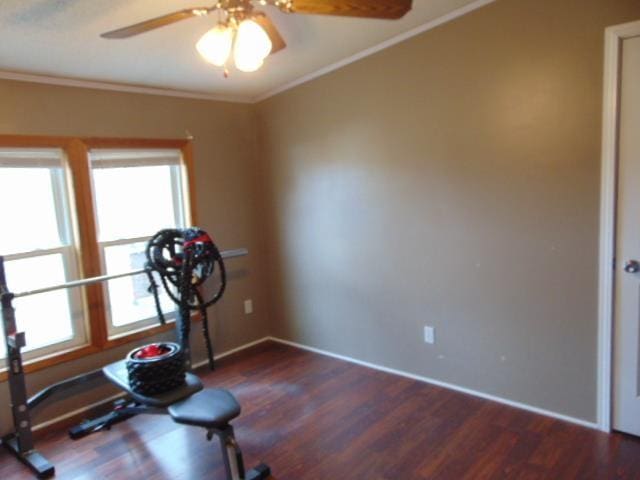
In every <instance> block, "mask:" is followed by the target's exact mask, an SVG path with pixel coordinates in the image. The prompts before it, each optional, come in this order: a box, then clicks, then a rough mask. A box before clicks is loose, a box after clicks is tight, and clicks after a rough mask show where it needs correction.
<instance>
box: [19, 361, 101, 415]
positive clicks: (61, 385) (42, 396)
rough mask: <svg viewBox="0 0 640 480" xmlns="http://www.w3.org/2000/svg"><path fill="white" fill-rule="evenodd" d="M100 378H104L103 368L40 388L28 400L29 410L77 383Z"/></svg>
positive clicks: (81, 383) (80, 383)
mask: <svg viewBox="0 0 640 480" xmlns="http://www.w3.org/2000/svg"><path fill="white" fill-rule="evenodd" d="M99 378H104V374H103V373H102V369H99V370H93V371H91V372H88V373H83V374H82V375H77V376H75V377H71V378H67V379H66V380H63V381H61V382H58V383H54V384H53V385H49V386H48V387H47V388H45V389H43V390H40V391H39V392H38V393H36V394H35V395H34V396H33V397H31V398H30V399H29V400H28V401H27V405H28V407H29V410H33V409H34V408H36V407H37V406H38V405H40V404H41V403H42V402H44V401H45V400H47V399H48V398H49V397H51V395H53V394H54V393H56V392H59V391H61V390H66V389H68V388H72V387H75V386H77V385H83V384H85V383H88V382H91V381H93V380H97V379H99Z"/></svg>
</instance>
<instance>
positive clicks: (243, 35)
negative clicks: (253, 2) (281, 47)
mask: <svg viewBox="0 0 640 480" xmlns="http://www.w3.org/2000/svg"><path fill="white" fill-rule="evenodd" d="M272 47H273V45H272V43H271V39H270V38H269V35H267V32H265V31H264V29H263V28H262V27H261V26H260V25H258V24H257V23H256V22H254V21H253V20H243V21H242V22H240V25H238V31H237V33H236V40H235V45H234V49H233V58H234V60H235V64H236V68H237V69H238V70H240V71H242V72H255V71H256V70H258V69H259V68H260V67H261V66H262V63H263V62H264V59H265V58H266V57H267V55H269V53H271V48H272Z"/></svg>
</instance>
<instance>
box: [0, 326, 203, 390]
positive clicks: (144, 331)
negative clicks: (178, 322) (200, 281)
mask: <svg viewBox="0 0 640 480" xmlns="http://www.w3.org/2000/svg"><path fill="white" fill-rule="evenodd" d="M199 320H201V317H200V315H193V316H192V318H191V321H192V322H197V321H199ZM174 326H175V322H174V321H169V322H167V323H166V324H165V325H149V326H147V327H143V328H140V329H139V330H134V331H131V332H126V333H121V334H119V335H116V336H113V337H110V338H109V339H108V340H107V342H106V343H105V344H104V345H103V346H102V347H98V346H96V345H81V346H79V347H73V348H70V349H68V350H63V351H60V352H56V353H52V354H49V355H47V356H45V357H38V358H34V359H31V360H28V361H25V362H24V366H23V367H24V371H25V373H33V372H38V371H40V370H44V369H45V368H49V367H52V366H54V365H59V364H61V363H65V362H70V361H73V360H77V359H79V358H82V357H86V356H88V355H92V354H95V353H99V352H103V351H105V350H110V349H112V348H116V347H119V346H121V345H125V344H127V343H130V342H135V341H136V340H140V339H143V338H147V337H151V336H153V335H157V334H159V333H163V332H168V331H170V330H172V329H173V328H174ZM2 362H4V360H2ZM8 378H9V374H8V372H7V367H6V366H5V365H3V366H2V368H1V369H0V382H5V381H6V380H7V379H8Z"/></svg>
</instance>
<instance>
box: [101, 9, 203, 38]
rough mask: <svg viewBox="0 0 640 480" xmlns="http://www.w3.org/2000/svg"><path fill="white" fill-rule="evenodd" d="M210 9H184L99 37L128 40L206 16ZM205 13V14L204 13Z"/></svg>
mask: <svg viewBox="0 0 640 480" xmlns="http://www.w3.org/2000/svg"><path fill="white" fill-rule="evenodd" d="M210 10H211V9H210V8H208V7H197V8H186V9H184V10H180V11H177V12H173V13H168V14H166V15H162V16H161V17H156V18H152V19H151V20H145V21H144V22H140V23H136V24H134V25H129V26H128V27H124V28H119V29H117V30H112V31H110V32H107V33H103V34H102V35H100V36H101V37H103V38H128V37H133V36H134V35H138V34H140V33H144V32H148V31H149V30H154V29H156V28H160V27H164V26H166V25H171V24H172V23H176V22H179V21H180V20H185V19H187V18H191V17H195V16H199V15H206V13H209V11H210ZM205 12H206V13H205Z"/></svg>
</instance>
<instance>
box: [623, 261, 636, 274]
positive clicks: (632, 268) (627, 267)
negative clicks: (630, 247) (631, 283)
mask: <svg viewBox="0 0 640 480" xmlns="http://www.w3.org/2000/svg"><path fill="white" fill-rule="evenodd" d="M624 271H625V272H627V273H638V272H640V262H638V261H637V260H627V261H626V262H624Z"/></svg>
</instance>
